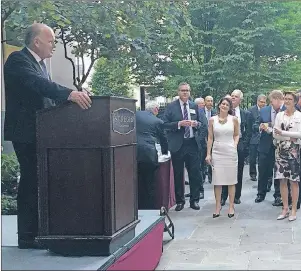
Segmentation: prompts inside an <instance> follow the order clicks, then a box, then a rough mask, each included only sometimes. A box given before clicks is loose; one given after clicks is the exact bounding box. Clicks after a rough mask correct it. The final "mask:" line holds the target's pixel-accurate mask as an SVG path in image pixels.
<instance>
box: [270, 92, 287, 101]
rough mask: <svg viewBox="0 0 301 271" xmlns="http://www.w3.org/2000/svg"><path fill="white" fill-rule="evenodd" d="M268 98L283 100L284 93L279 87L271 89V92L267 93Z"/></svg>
mask: <svg viewBox="0 0 301 271" xmlns="http://www.w3.org/2000/svg"><path fill="white" fill-rule="evenodd" d="M269 99H270V100H271V99H276V100H283V99H284V95H283V92H282V90H280V89H274V90H272V91H271V93H270V94H269Z"/></svg>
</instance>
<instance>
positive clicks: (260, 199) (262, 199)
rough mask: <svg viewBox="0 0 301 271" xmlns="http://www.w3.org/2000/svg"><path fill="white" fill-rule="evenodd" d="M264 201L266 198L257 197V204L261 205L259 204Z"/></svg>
mask: <svg viewBox="0 0 301 271" xmlns="http://www.w3.org/2000/svg"><path fill="white" fill-rule="evenodd" d="M262 201H264V197H261V196H257V198H256V199H255V202H256V203H259V202H262Z"/></svg>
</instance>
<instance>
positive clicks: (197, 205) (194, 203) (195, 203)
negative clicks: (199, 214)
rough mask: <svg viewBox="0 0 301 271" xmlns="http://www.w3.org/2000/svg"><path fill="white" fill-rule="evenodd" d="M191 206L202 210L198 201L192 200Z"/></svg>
mask: <svg viewBox="0 0 301 271" xmlns="http://www.w3.org/2000/svg"><path fill="white" fill-rule="evenodd" d="M190 208H191V209H194V210H200V206H199V204H198V203H197V202H195V201H193V202H190Z"/></svg>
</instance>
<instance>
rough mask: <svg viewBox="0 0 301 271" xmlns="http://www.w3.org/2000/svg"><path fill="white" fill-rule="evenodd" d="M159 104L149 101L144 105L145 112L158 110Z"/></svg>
mask: <svg viewBox="0 0 301 271" xmlns="http://www.w3.org/2000/svg"><path fill="white" fill-rule="evenodd" d="M159 107H160V106H159V104H158V103H157V102H155V101H150V102H148V103H146V105H145V110H147V111H153V110H154V109H155V108H159Z"/></svg>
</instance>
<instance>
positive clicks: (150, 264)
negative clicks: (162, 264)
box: [107, 220, 164, 270]
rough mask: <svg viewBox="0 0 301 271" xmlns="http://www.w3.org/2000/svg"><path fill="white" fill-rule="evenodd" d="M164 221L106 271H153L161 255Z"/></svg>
mask: <svg viewBox="0 0 301 271" xmlns="http://www.w3.org/2000/svg"><path fill="white" fill-rule="evenodd" d="M163 230H164V220H162V221H161V222H160V223H159V224H157V225H156V226H155V227H154V228H153V229H152V230H151V231H150V232H149V233H148V234H146V236H144V237H143V238H142V239H141V240H140V241H139V242H138V243H137V244H135V245H134V246H133V247H132V248H131V249H130V250H129V251H128V252H126V253H125V254H124V255H122V256H121V257H120V258H119V259H118V260H117V261H116V262H115V263H113V264H112V265H111V266H110V267H109V268H108V269H107V270H155V269H156V267H157V265H158V263H159V261H160V258H161V255H162V245H163V244H162V240H163Z"/></svg>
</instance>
